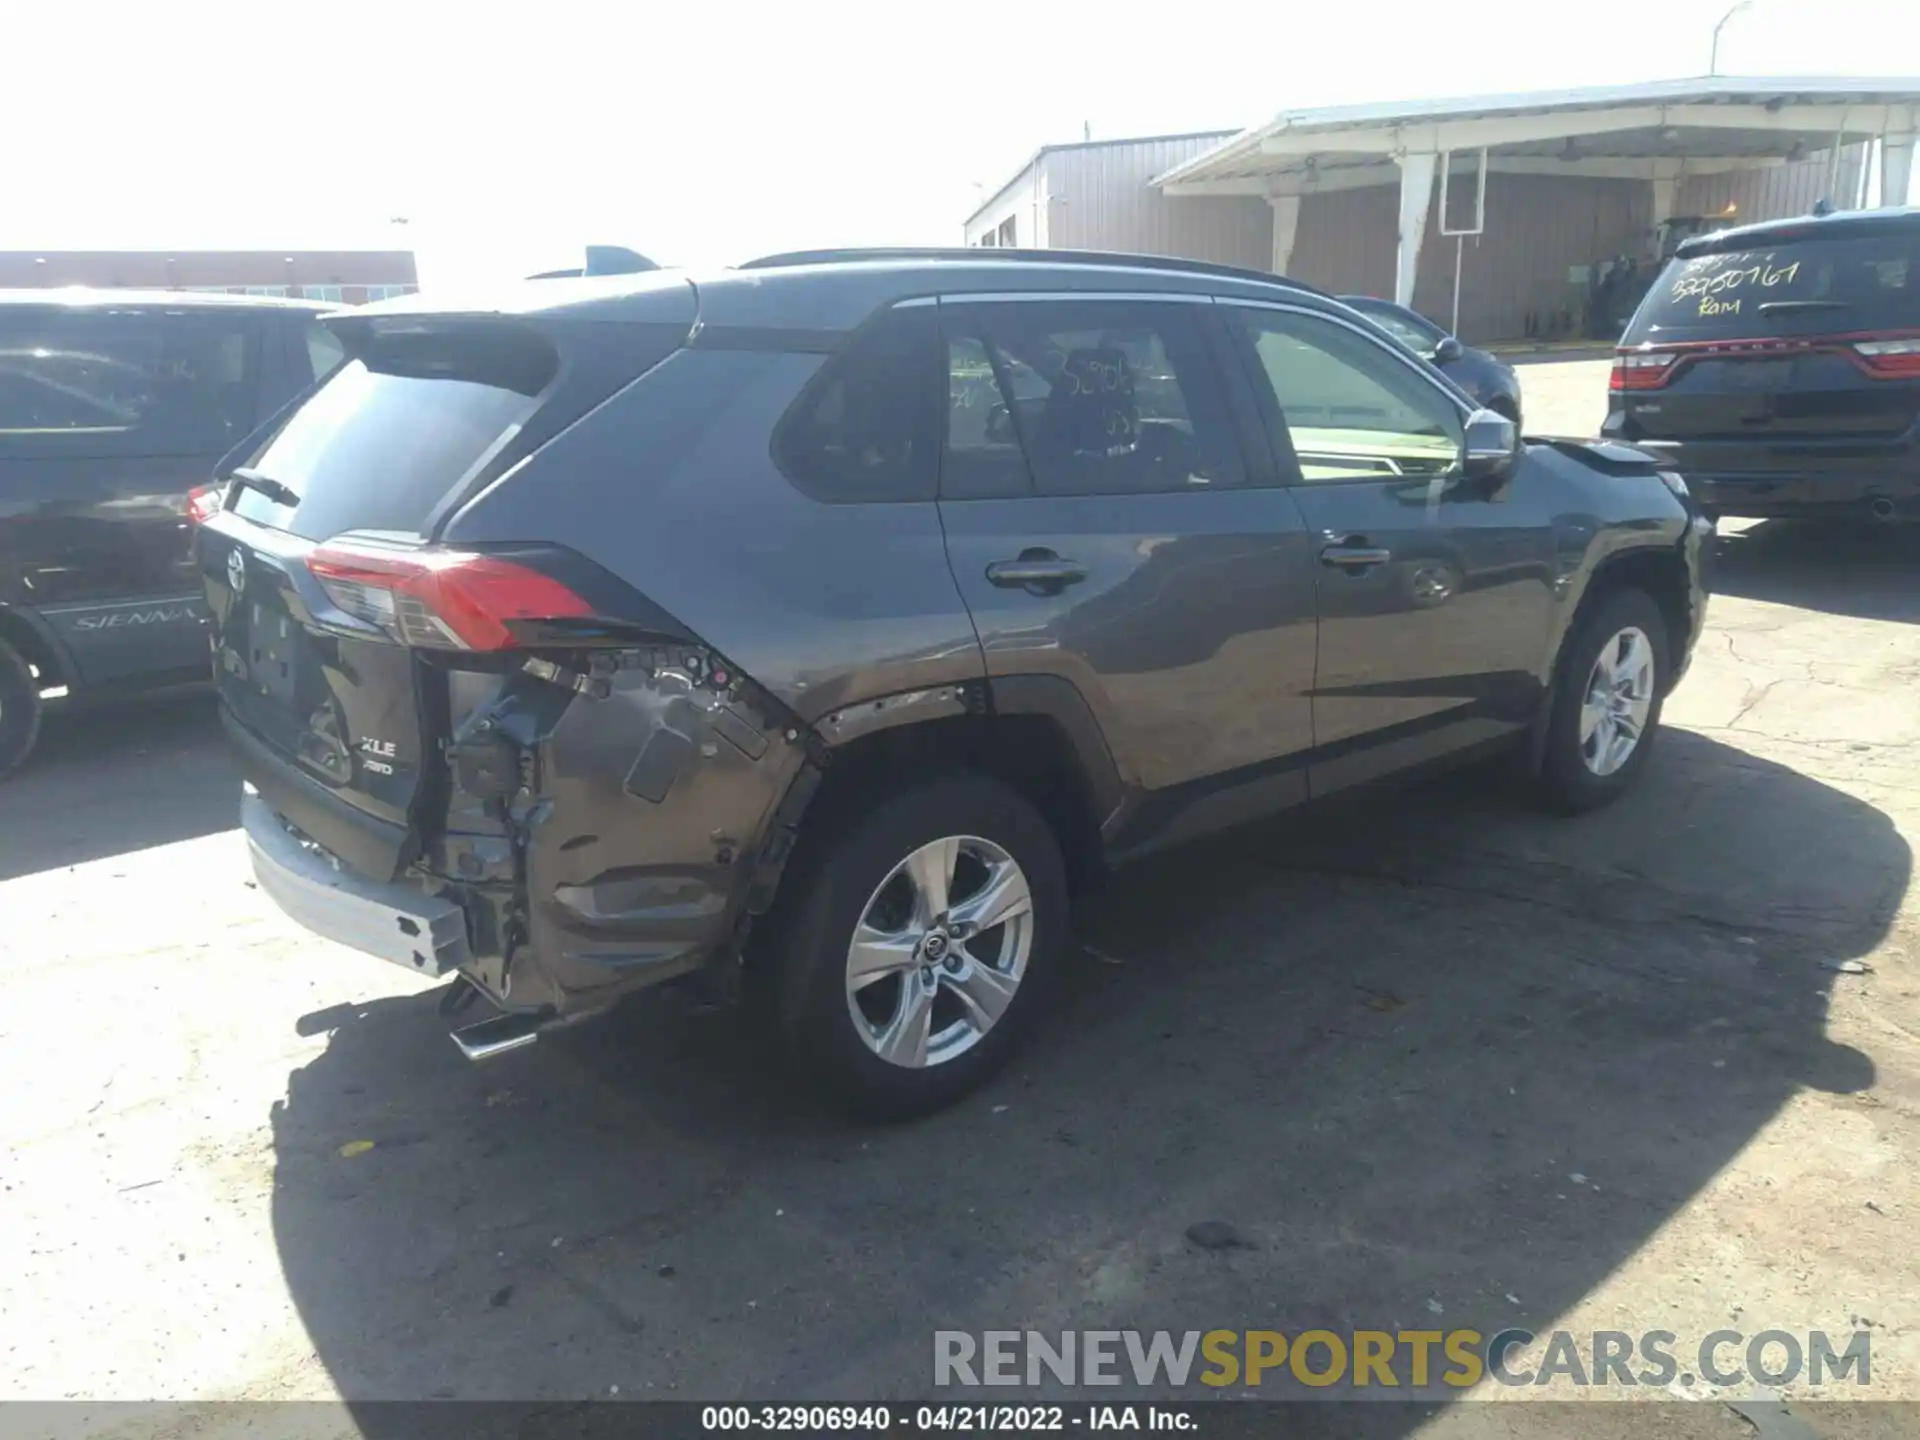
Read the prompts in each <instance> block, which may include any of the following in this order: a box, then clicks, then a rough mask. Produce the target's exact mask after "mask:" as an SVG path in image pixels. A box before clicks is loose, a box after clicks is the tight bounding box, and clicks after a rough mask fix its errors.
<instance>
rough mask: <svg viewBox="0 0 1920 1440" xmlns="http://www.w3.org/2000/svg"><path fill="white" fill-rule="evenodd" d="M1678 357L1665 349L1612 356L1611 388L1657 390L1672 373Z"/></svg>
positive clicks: (1609, 383) (1609, 386) (1609, 385)
mask: <svg viewBox="0 0 1920 1440" xmlns="http://www.w3.org/2000/svg"><path fill="white" fill-rule="evenodd" d="M1679 358H1680V357H1679V356H1678V355H1676V354H1674V353H1673V352H1672V351H1667V350H1636V351H1632V352H1630V353H1626V354H1620V355H1615V356H1614V357H1613V376H1612V378H1611V379H1609V380H1608V382H1607V387H1608V388H1609V389H1611V390H1658V389H1659V388H1660V387H1661V386H1662V385H1664V384H1666V383H1667V381H1668V379H1669V378H1671V376H1672V375H1673V364H1674V361H1676V360H1678V359H1679Z"/></svg>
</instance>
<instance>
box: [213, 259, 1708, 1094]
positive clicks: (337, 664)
mask: <svg viewBox="0 0 1920 1440" xmlns="http://www.w3.org/2000/svg"><path fill="white" fill-rule="evenodd" d="M327 323H328V325H329V326H330V328H331V329H332V330H333V331H334V333H335V334H337V335H338V336H339V337H340V340H341V342H342V344H343V345H344V346H345V348H346V351H347V353H348V356H349V357H350V358H349V363H348V364H346V365H345V366H344V367H342V368H341V370H340V371H339V372H338V373H337V374H336V375H335V376H334V377H333V378H332V379H331V380H329V381H328V382H327V383H326V384H325V385H324V386H323V387H321V388H320V390H319V391H318V393H317V394H315V395H314V397H313V398H312V399H311V400H310V401H308V402H307V403H306V404H305V405H304V406H302V407H300V408H299V409H297V410H296V411H295V413H294V414H293V415H292V417H291V418H290V419H288V420H287V421H286V422H285V423H284V424H282V425H281V426H279V427H278V428H277V429H276V430H274V431H273V432H272V433H270V434H269V435H268V436H267V437H266V438H265V439H264V441H263V442H262V443H261V444H259V445H258V446H257V447H256V448H255V449H254V451H253V453H250V454H248V455H245V456H244V457H241V463H239V466H238V468H236V469H234V470H233V471H232V475H231V481H230V484H229V488H228V490H227V504H226V507H225V509H224V510H223V511H222V512H221V513H219V514H218V515H216V516H215V517H213V519H212V520H211V521H210V522H209V523H208V524H207V525H206V526H205V527H203V528H202V530H201V532H200V536H199V543H198V553H199V556H200V562H201V566H202V569H203V571H204V575H205V582H206V588H207V594H208V597H209V600H210V604H211V608H212V612H213V616H214V624H215V632H216V637H217V638H216V646H215V663H216V666H217V669H218V679H219V684H220V690H221V695H222V697H223V702H224V715H225V721H226V725H227V729H228V731H229V733H230V735H231V737H232V740H233V743H234V744H235V745H236V746H237V747H238V750H239V754H240V756H241V759H242V762H243V767H244V770H245V774H246V776H247V778H248V781H249V787H248V791H247V794H246V795H245V797H244V799H243V801H242V814H243V818H244V824H245V828H246V831H247V834H248V836H249V839H250V841H251V844H252V848H253V855H254V863H255V868H256V872H257V874H258V877H259V881H260V884H261V886H262V888H264V889H265V890H266V891H267V892H268V893H270V894H271V895H273V896H274V898H275V899H276V900H278V902H279V903H280V904H281V905H282V906H283V907H284V908H285V909H286V910H287V911H288V912H289V913H290V914H292V915H293V916H294V917H295V918H297V919H298V920H300V921H302V922H303V923H304V924H306V925H307V926H309V927H310V928H312V929H313V930H315V931H317V932H319V933H320V934H322V935H326V936H330V937H332V938H334V939H337V940H340V941H343V942H345V943H346V944H348V945H352V946H356V947H358V948H360V949H362V950H365V951H368V952H371V953H372V954H375V955H378V956H382V957H384V958H386V959H388V960H392V961H395V962H397V963H399V964H401V965H404V966H406V967H408V968H409V969H411V970H414V971H416V972H420V973H424V974H428V975H448V974H454V973H455V972H457V974H458V976H459V979H458V980H457V981H456V986H457V987H458V988H456V989H455V990H453V991H450V992H449V994H448V1001H449V1004H450V1006H451V1005H453V1004H456V1003H458V1002H459V1001H460V1000H462V999H470V998H473V997H474V996H476V995H481V996H484V997H485V998H486V999H487V1000H488V1001H490V1002H491V1003H492V1005H493V1006H495V1007H498V1009H499V1011H500V1012H502V1013H498V1014H495V1015H493V1016H492V1017H491V1018H488V1019H485V1020H481V1021H479V1022H477V1023H473V1024H469V1025H467V1026H466V1027H465V1028H463V1029H461V1030H459V1031H457V1032H456V1034H455V1037H454V1038H455V1039H456V1040H457V1041H458V1042H459V1043H460V1045H461V1048H462V1049H463V1050H464V1051H465V1052H466V1053H467V1054H468V1055H470V1056H473V1057H476V1058H478V1057H479V1056H482V1055H486V1054H490V1053H494V1052H496V1051H498V1050H502V1049H508V1048H512V1047H514V1046H518V1045H523V1044H527V1043H530V1042H531V1041H532V1040H533V1039H534V1038H535V1037H536V1036H537V1035H538V1034H539V1033H540V1032H541V1031H542V1030H543V1029H545V1028H546V1027H549V1026H552V1025H556V1024H561V1023H564V1022H567V1021H570V1020H574V1019H577V1018H580V1017H583V1016H586V1015H591V1014H594V1013H596V1012H599V1011H602V1010H605V1009H606V1008H607V1007H608V1006H609V1005H611V1004H612V1003H613V1002H614V1001H616V1000H617V999H619V998H620V997H622V996H624V995H626V994H628V993H630V992H632V991H634V990H636V989H638V988H640V987H643V986H647V985H651V984H654V983H657V982H659V981H663V980H667V979H669V978H673V977H681V976H690V975H691V976H695V977H697V979H698V983H700V984H702V985H703V986H705V987H706V988H707V989H708V990H709V991H710V992H716V993H719V994H721V995H730V994H732V993H733V992H734V991H735V989H736V987H741V986H744V987H745V993H746V995H747V996H748V997H749V998H752V997H760V998H762V999H764V1000H765V1001H766V1002H767V1007H768V1009H769V1010H770V1012H771V1013H772V1014H773V1015H775V1016H776V1017H777V1020H778V1024H779V1027H780V1028H781V1030H782V1031H783V1033H784V1034H785V1036H786V1038H787V1040H788V1041H789V1042H790V1043H791V1044H792V1045H793V1046H794V1047H795V1048H796V1049H797V1050H798V1051H799V1052H801V1053H802V1054H803V1055H804V1056H805V1057H806V1058H807V1059H808V1060H809V1061H811V1062H812V1063H813V1064H814V1066H815V1067H816V1068H817V1069H818V1070H819V1071H821V1072H822V1073H824V1074H825V1075H826V1076H828V1077H830V1078H831V1079H832V1080H833V1081H835V1082H837V1084H838V1086H839V1087H840V1088H841V1089H842V1090H843V1091H844V1092H845V1093H846V1094H848V1095H849V1096H850V1097H851V1098H852V1099H854V1100H855V1101H856V1102H858V1103H859V1104H861V1105H862V1106H864V1107H866V1108H869V1109H874V1110H881V1111H891V1112H895V1113H899V1112H907V1111H913V1110H918V1109H923V1108H926V1107H929V1106H932V1105H937V1104H939V1103H941V1102H943V1101H945V1100H948V1099H950V1098H952V1097H954V1096H956V1095H958V1094H960V1093H962V1092H963V1091H965V1090H966V1089H968V1088H969V1087H971V1086H972V1085H974V1084H975V1083H977V1082H978V1081H979V1080H980V1079H982V1078H983V1077H984V1075H985V1074H986V1073H988V1072H989V1071H991V1070H992V1069H993V1067H994V1066H996V1065H997V1064H998V1063H999V1062H1000V1061H1001V1060H1002V1059H1004V1057H1005V1056H1006V1054H1007V1051H1008V1048H1009V1046H1010V1045H1011V1044H1012V1043H1013V1042H1014V1040H1015V1038H1016V1036H1017V1034H1018V1032H1019V1031H1020V1029H1021V1028H1022V1027H1023V1026H1024V1025H1025V1024H1027V1023H1028V1022H1029V1021H1030V1020H1031V1019H1032V1018H1033V1017H1034V1015H1035V1014H1036V1013H1037V1012H1038V1010H1039V1008H1040V1007H1041V1004H1042V1000H1043V995H1042V992H1043V991H1044V989H1045V987H1046V986H1047V984H1048V982H1049V981H1051V980H1052V979H1053V978H1054V972H1055V971H1056V970H1058V969H1059V967H1060V965H1061V963H1062V959H1063V955H1064V952H1065V948H1066V944H1067V939H1068V931H1069V919H1068V909H1067V906H1068V895H1069V890H1070V886H1071V885H1072V883H1073V882H1074V881H1076V880H1078V879H1080V878H1082V877H1085V876H1088V875H1091V874H1094V873H1097V872H1098V871H1099V869H1100V868H1101V867H1103V866H1106V865H1110V864H1112V863H1115V862H1118V861H1121V860H1124V859H1127V858H1130V857H1133V856H1137V855H1140V854H1142V853H1143V852H1146V851H1149V850H1152V849H1154V848H1156V847H1158V846H1161V845H1165V844H1167V843H1169V842H1172V841H1176V840H1180V839H1184V838H1187V837H1190V836H1194V835H1199V834H1202V833H1204V832H1207V831H1211V830H1216V829H1219V828H1221V827H1224V826H1229V825H1233V824H1235V823H1237V822H1240V821H1244V820H1247V819H1249V818H1251V817H1254V816H1258V815H1262V814H1265V813H1268V812H1271V811H1274V810H1278V809H1281V808H1283V807H1287V806H1291V805H1296V804H1298V803H1300V802H1301V801H1305V800H1307V799H1309V798H1310V797H1315V796H1321V795H1327V794H1330V793H1333V792H1336V791H1340V790H1343V789H1347V788H1349V787H1354V786H1359V785H1364V784H1366V783H1368V782H1371V781H1376V780H1380V779H1382V778H1384V777H1388V776H1392V775H1397V774H1399V773H1401V772H1405V771H1407V770H1409V769H1411V768H1413V767H1415V766H1418V765H1421V764H1423V763H1424V762H1430V761H1439V760H1447V759H1454V758H1457V757H1461V756H1466V755H1470V754H1477V753H1480V752H1483V751H1485V750H1488V749H1491V748H1499V747H1507V748H1510V749H1512V750H1513V751H1515V752H1516V753H1517V755H1518V757H1519V759H1520V760H1521V761H1522V763H1523V764H1524V765H1525V767H1526V768H1527V769H1528V770H1529V771H1530V772H1531V773H1532V775H1533V776H1534V777H1536V778H1537V781H1538V783H1539V785H1540V787H1541V789H1542V790H1543V792H1544V793H1545V795H1546V796H1548V797H1549V798H1550V799H1551V800H1552V801H1553V802H1554V803H1555V804H1556V805H1558V806H1559V807H1561V808H1563V809H1568V810H1578V809H1582V808H1586V807H1590V806H1593V805H1597V804H1600V803H1602V802H1604V801H1606V800H1609V799H1611V798H1612V797H1613V796H1615V795H1617V794H1619V793H1620V792H1621V791H1622V790H1623V789H1624V788H1626V787H1627V786H1629V785H1630V784H1632V783H1633V780H1634V778H1635V776H1636V775H1637V774H1638V773H1639V772H1640V770H1641V768H1642V766H1643V764H1644V762H1645V760H1646V757H1647V750H1648V745H1649V742H1650V741H1651V738H1652V735H1653V731H1654V727H1655V726H1656V724H1657V723H1658V720H1659V715H1660V706H1661V702H1662V699H1663V697H1664V696H1665V695H1666V693H1667V692H1668V690H1669V689H1670V687H1671V686H1672V685H1673V684H1674V682H1675V681H1676V680H1677V679H1678V678H1679V676H1680V674H1681V672H1682V671H1683V669H1684V668H1685V666H1686V664H1687V659H1688V656H1689V653H1690V651H1691V650H1692V648H1693V644H1694V641H1695V638H1696V636H1697V635H1698V633H1699V630H1700V626H1701V623H1702V616H1703V611H1704V607H1705V603H1706V600H1705V590H1704V587H1703V584H1702V574H1701V561H1702V556H1703V553H1704V551H1703V547H1704V545H1705V543H1706V542H1707V540H1708V539H1709V538H1710V527H1709V526H1708V525H1707V523H1706V522H1705V521H1704V520H1702V519H1700V518H1699V517H1697V516H1696V515H1695V514H1694V513H1693V512H1692V511H1691V509H1690V505H1689V501H1688V500H1687V497H1686V489H1685V486H1684V484H1683V483H1682V482H1681V480H1680V479H1679V477H1677V476H1675V475H1672V474H1670V473H1664V472H1662V471H1661V470H1659V469H1658V468H1657V467H1656V466H1655V465H1654V464H1652V463H1651V462H1650V461H1648V460H1647V459H1646V457H1644V456H1642V455H1640V454H1638V453H1636V452H1634V451H1631V450H1629V449H1626V448H1624V447H1621V446H1616V445H1608V444H1604V443H1598V444H1594V445H1580V444H1574V443H1569V442H1542V443H1537V444H1527V445H1522V444H1521V443H1520V442H1519V441H1518V439H1517V438H1516V435H1515V433H1514V428H1513V425H1512V423H1511V422H1510V421H1508V420H1506V419H1504V418H1502V417H1500V416H1497V415H1492V414H1489V413H1486V412H1480V411H1476V410H1475V409H1474V407H1473V405H1472V404H1471V403H1470V402H1469V401H1467V399H1466V398H1465V397H1464V396H1463V395H1461V394H1460V392H1459V391H1457V390H1456V389H1454V388H1453V387H1452V386H1451V385H1450V384H1449V383H1448V382H1447V381H1446V380H1445V379H1444V378H1443V377H1442V376H1440V375H1439V374H1438V373H1437V372H1435V371H1434V370H1432V369H1431V368H1430V367H1428V366H1426V365H1424V364H1423V363H1421V361H1420V360H1419V359H1418V358H1416V357H1415V356H1414V355H1412V354H1411V353H1409V352H1408V351H1407V350H1406V349H1405V348H1404V347H1403V346H1400V345H1398V344H1396V343H1394V342H1393V341H1391V340H1390V339H1388V338H1387V337H1386V336H1385V335H1383V334H1381V333H1380V332H1379V331H1378V330H1377V329H1375V328H1374V327H1373V326H1372V325H1370V324H1367V323H1366V322H1364V321H1361V320H1359V319H1358V318H1357V317H1355V316H1353V315H1352V313H1351V312H1350V311H1348V310H1346V309H1345V307H1343V306H1341V305H1340V304H1339V303H1338V302H1337V301H1334V300H1331V299H1330V298H1328V297H1326V296H1323V295H1321V294H1319V293H1317V292H1315V291H1312V290H1309V289H1306V288H1304V287H1302V286H1299V285H1295V284H1291V283H1289V282H1287V281H1284V280H1280V279H1276V278H1274V277H1272V276H1265V275H1259V274H1254V273H1250V272H1241V271H1235V270H1227V269H1223V268H1212V267H1208V266H1204V265H1197V264H1183V263H1178V262H1173V261H1161V260H1150V259H1146V258H1142V257H1114V256H1096V255H1076V254H1071V253H1059V252H1055V253H1038V252H1019V251H988V252H980V251H960V252H854V253H821V254H812V255H794V256H785V257H775V258H772V259H768V260H764V261H759V262H755V263H753V264H751V265H748V266H743V267H741V268H740V269H738V270H734V271H722V272H718V273H714V274H711V275H705V274H701V275H688V274H685V273H678V272H671V271H661V272H657V273H653V274H648V275H642V276H634V277H623V278H618V279H607V280H590V279H582V280H543V281H540V282H538V283H537V284H535V285H531V286H525V287H522V288H520V289H519V290H517V291H516V292H514V293H512V294H509V295H505V296H502V297H501V299H500V302H499V303H498V305H497V306H494V307H493V308H488V309H484V310H472V309H435V308H433V307H432V306H431V305H429V304H428V303H427V302H426V301H425V300H422V299H418V298H415V299H409V300H407V301H404V302H387V303H385V304H383V305H379V306H374V307H371V308H369V309H367V310H364V311H359V312H353V313H343V314H340V315H336V316H331V317H329V319H328V322H327Z"/></svg>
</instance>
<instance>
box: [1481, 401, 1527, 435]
mask: <svg viewBox="0 0 1920 1440" xmlns="http://www.w3.org/2000/svg"><path fill="white" fill-rule="evenodd" d="M1487 408H1488V409H1489V410H1491V411H1493V413H1494V414H1496V415H1504V416H1506V417H1507V419H1509V420H1511V421H1512V422H1513V428H1514V429H1516V430H1518V429H1519V428H1520V406H1519V404H1518V403H1517V402H1515V401H1513V400H1510V399H1508V398H1507V397H1506V396H1505V395H1496V396H1494V398H1493V399H1491V400H1489V401H1488V402H1487Z"/></svg>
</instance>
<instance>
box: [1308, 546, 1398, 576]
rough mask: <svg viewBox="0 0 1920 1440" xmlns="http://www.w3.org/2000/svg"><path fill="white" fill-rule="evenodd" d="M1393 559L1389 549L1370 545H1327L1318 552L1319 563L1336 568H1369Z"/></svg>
mask: <svg viewBox="0 0 1920 1440" xmlns="http://www.w3.org/2000/svg"><path fill="white" fill-rule="evenodd" d="M1391 559H1393V552H1392V551H1391V550H1382V549H1380V548H1378V547H1377V546H1372V545H1329V546H1327V548H1326V549H1324V550H1322V551H1321V552H1320V563H1321V564H1322V565H1331V566H1333V567H1334V568H1335V569H1336V570H1370V569H1372V568H1373V567H1374V566H1375V565H1384V564H1386V563H1387V562H1388V561H1389V560H1391Z"/></svg>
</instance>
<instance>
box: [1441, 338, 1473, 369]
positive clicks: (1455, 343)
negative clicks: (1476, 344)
mask: <svg viewBox="0 0 1920 1440" xmlns="http://www.w3.org/2000/svg"><path fill="white" fill-rule="evenodd" d="M1466 353H1467V347H1466V346H1464V345H1462V344H1461V343H1460V337H1459V336H1457V335H1448V336H1445V337H1444V338H1443V339H1442V340H1441V341H1440V343H1439V344H1438V345H1436V346H1434V347H1433V363H1434V364H1436V365H1451V364H1453V362H1454V361H1456V360H1458V359H1459V358H1460V357H1461V356H1462V355H1464V354H1466Z"/></svg>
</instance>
